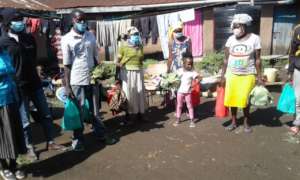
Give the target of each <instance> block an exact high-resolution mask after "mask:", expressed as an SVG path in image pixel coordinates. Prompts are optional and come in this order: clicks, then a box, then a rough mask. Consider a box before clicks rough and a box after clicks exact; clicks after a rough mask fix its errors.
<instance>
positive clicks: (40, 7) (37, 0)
mask: <svg viewBox="0 0 300 180" xmlns="http://www.w3.org/2000/svg"><path fill="white" fill-rule="evenodd" d="M0 8H16V9H28V10H35V11H55V9H54V8H52V7H50V6H49V5H46V4H44V3H42V1H41V0H0Z"/></svg>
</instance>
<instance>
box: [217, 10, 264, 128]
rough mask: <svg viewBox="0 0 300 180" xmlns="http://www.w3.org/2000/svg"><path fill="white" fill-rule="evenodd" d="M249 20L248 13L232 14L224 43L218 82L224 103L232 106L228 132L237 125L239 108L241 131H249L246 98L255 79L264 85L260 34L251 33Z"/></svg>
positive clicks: (250, 19)
mask: <svg viewBox="0 0 300 180" xmlns="http://www.w3.org/2000/svg"><path fill="white" fill-rule="evenodd" d="M251 22H252V18H251V16H249V15H248V14H236V15H234V18H233V21H232V24H231V28H232V32H233V35H232V36H230V37H229V38H228V40H227V42H226V44H225V59H224V64H223V68H222V77H221V84H222V86H225V99H224V105H225V106H226V107H229V108H230V109H231V116H232V119H231V125H229V126H228V127H227V128H226V129H227V130H228V131H233V130H234V129H235V128H237V109H238V108H241V109H243V112H244V132H245V133H250V132H252V129H251V128H250V124H249V121H250V113H249V108H250V105H249V104H248V99H249V95H250V92H251V91H252V89H253V88H254V86H255V84H256V82H257V83H259V84H263V81H262V76H261V60H260V50H261V43H260V37H259V36H258V35H256V34H254V33H252V32H250V30H249V27H250V25H251ZM225 73H226V77H225ZM225 78H226V85H225Z"/></svg>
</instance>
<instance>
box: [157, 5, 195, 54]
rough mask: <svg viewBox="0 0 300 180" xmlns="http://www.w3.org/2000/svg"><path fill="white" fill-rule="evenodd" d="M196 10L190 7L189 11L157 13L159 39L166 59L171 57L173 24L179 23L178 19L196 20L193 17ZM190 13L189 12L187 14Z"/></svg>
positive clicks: (182, 20)
mask: <svg viewBox="0 0 300 180" xmlns="http://www.w3.org/2000/svg"><path fill="white" fill-rule="evenodd" d="M194 12H195V10H194V9H190V10H189V11H187V10H184V11H179V12H174V13H169V14H162V15H157V25H158V32H159V39H160V43H161V48H162V51H163V55H164V59H168V58H169V40H170V38H169V36H170V35H171V32H172V28H171V27H172V26H174V25H176V24H178V21H180V22H182V23H185V22H187V21H189V20H194V19H193V17H194V16H195V14H194ZM187 13H188V14H187Z"/></svg>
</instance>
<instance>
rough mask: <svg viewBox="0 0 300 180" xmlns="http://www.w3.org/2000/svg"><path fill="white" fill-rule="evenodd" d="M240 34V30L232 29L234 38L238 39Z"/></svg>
mask: <svg viewBox="0 0 300 180" xmlns="http://www.w3.org/2000/svg"><path fill="white" fill-rule="evenodd" d="M241 33H242V30H241V29H240V28H235V29H233V34H234V35H235V37H240V36H241Z"/></svg>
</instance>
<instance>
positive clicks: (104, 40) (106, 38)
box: [96, 19, 131, 60]
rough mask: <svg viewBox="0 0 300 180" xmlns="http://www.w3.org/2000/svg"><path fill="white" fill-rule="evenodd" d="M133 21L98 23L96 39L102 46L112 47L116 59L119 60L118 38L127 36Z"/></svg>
mask: <svg viewBox="0 0 300 180" xmlns="http://www.w3.org/2000/svg"><path fill="white" fill-rule="evenodd" d="M130 26H131V20H129V19H127V20H113V21H97V26H96V38H97V43H98V44H99V45H100V46H104V47H105V46H111V47H112V52H113V54H114V59H115V60H116V59H117V51H118V41H117V40H118V37H119V36H120V35H122V34H126V33H127V32H126V31H127V29H128V28H129V27H130Z"/></svg>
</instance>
